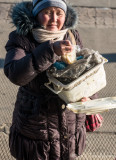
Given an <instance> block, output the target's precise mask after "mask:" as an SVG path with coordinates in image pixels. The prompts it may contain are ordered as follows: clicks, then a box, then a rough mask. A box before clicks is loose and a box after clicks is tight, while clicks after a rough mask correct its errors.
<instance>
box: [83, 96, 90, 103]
mask: <svg viewBox="0 0 116 160" xmlns="http://www.w3.org/2000/svg"><path fill="white" fill-rule="evenodd" d="M90 100H91V99H90V98H88V97H83V98H82V99H81V102H86V101H90Z"/></svg>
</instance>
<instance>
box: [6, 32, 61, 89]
mask: <svg viewBox="0 0 116 160" xmlns="http://www.w3.org/2000/svg"><path fill="white" fill-rule="evenodd" d="M29 45H31V44H29V40H28V39H24V37H21V36H19V35H17V34H16V33H14V32H12V33H11V34H10V36H9V40H8V42H7V44H6V46H5V48H6V51H7V54H6V57H5V64H4V73H5V75H6V76H7V77H8V78H9V80H10V81H11V82H12V83H14V84H16V85H19V86H24V85H26V84H28V83H29V82H30V81H32V80H33V79H34V78H35V77H36V76H37V75H38V74H39V73H41V72H43V71H45V70H46V69H47V68H48V67H50V66H51V65H52V64H53V63H54V62H55V61H56V60H57V59H58V56H57V55H56V54H55V53H54V52H53V49H52V45H51V44H50V41H47V42H44V43H43V44H40V45H38V46H37V47H36V48H35V49H32V51H30V52H29V51H28V49H26V47H27V48H28V47H29Z"/></svg>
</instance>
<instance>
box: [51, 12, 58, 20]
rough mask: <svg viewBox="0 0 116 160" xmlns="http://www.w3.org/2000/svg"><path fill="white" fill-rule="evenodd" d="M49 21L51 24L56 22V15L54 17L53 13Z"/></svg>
mask: <svg viewBox="0 0 116 160" xmlns="http://www.w3.org/2000/svg"><path fill="white" fill-rule="evenodd" d="M51 20H52V21H53V22H56V21H57V15H56V14H55V13H53V14H52V15H51Z"/></svg>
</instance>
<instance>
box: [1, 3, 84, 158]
mask: <svg viewBox="0 0 116 160" xmlns="http://www.w3.org/2000/svg"><path fill="white" fill-rule="evenodd" d="M31 9H32V3H30V2H25V3H24V2H23V3H20V4H18V5H16V7H14V8H13V12H12V19H13V22H14V24H15V25H16V27H17V30H16V31H13V32H12V33H11V34H10V35H9V41H8V42H7V44H6V50H7V54H6V59H5V65H4V72H5V74H6V76H7V77H8V78H9V79H10V81H11V82H12V83H14V84H16V85H19V86H20V87H19V91H18V94H17V100H16V104H15V109H14V112H13V122H12V126H11V128H10V137H9V146H10V151H11V154H12V155H13V156H14V157H15V158H17V159H18V160H74V159H75V158H74V157H75V154H76V155H81V154H82V152H83V150H84V148H85V137H86V129H85V118H86V116H85V114H78V115H76V114H74V113H73V112H72V111H69V110H68V109H67V108H66V104H65V102H64V101H62V100H61V99H60V98H59V97H58V96H57V95H55V94H53V93H52V92H51V91H49V90H48V89H47V88H46V87H45V86H44V83H45V82H48V78H47V76H46V69H47V68H49V67H50V66H51V65H52V64H53V63H55V62H56V60H58V56H57V55H56V54H55V53H54V51H53V48H52V45H51V41H47V42H44V43H42V44H38V43H37V42H36V41H35V40H34V39H33V36H32V34H31V29H32V28H34V25H35V22H34V21H33V17H32V15H31ZM67 16H68V17H69V16H70V17H69V18H67V20H66V22H65V26H66V27H68V28H71V27H73V26H74V25H75V22H76V21H75V20H76V15H75V12H74V11H73V10H72V9H71V8H68V15H67ZM71 16H72V17H73V19H72V18H71ZM70 18H71V19H70ZM69 20H70V21H69ZM72 33H73V34H74V37H75V40H76V42H77V44H78V45H80V46H81V47H82V44H81V41H80V38H79V34H78V32H77V31H76V30H72ZM64 39H69V40H71V39H70V37H69V34H68V33H67V34H66V35H65V37H64Z"/></svg>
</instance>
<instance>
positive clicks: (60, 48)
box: [53, 40, 73, 56]
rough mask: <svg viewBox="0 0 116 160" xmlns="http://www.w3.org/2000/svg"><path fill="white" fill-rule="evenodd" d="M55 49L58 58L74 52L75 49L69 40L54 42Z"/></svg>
mask: <svg viewBox="0 0 116 160" xmlns="http://www.w3.org/2000/svg"><path fill="white" fill-rule="evenodd" d="M53 49H54V52H55V53H56V54H57V55H58V56H62V55H65V54H67V53H70V52H72V50H73V47H72V44H71V42H70V41H69V40H63V41H56V42H54V43H53Z"/></svg>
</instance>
